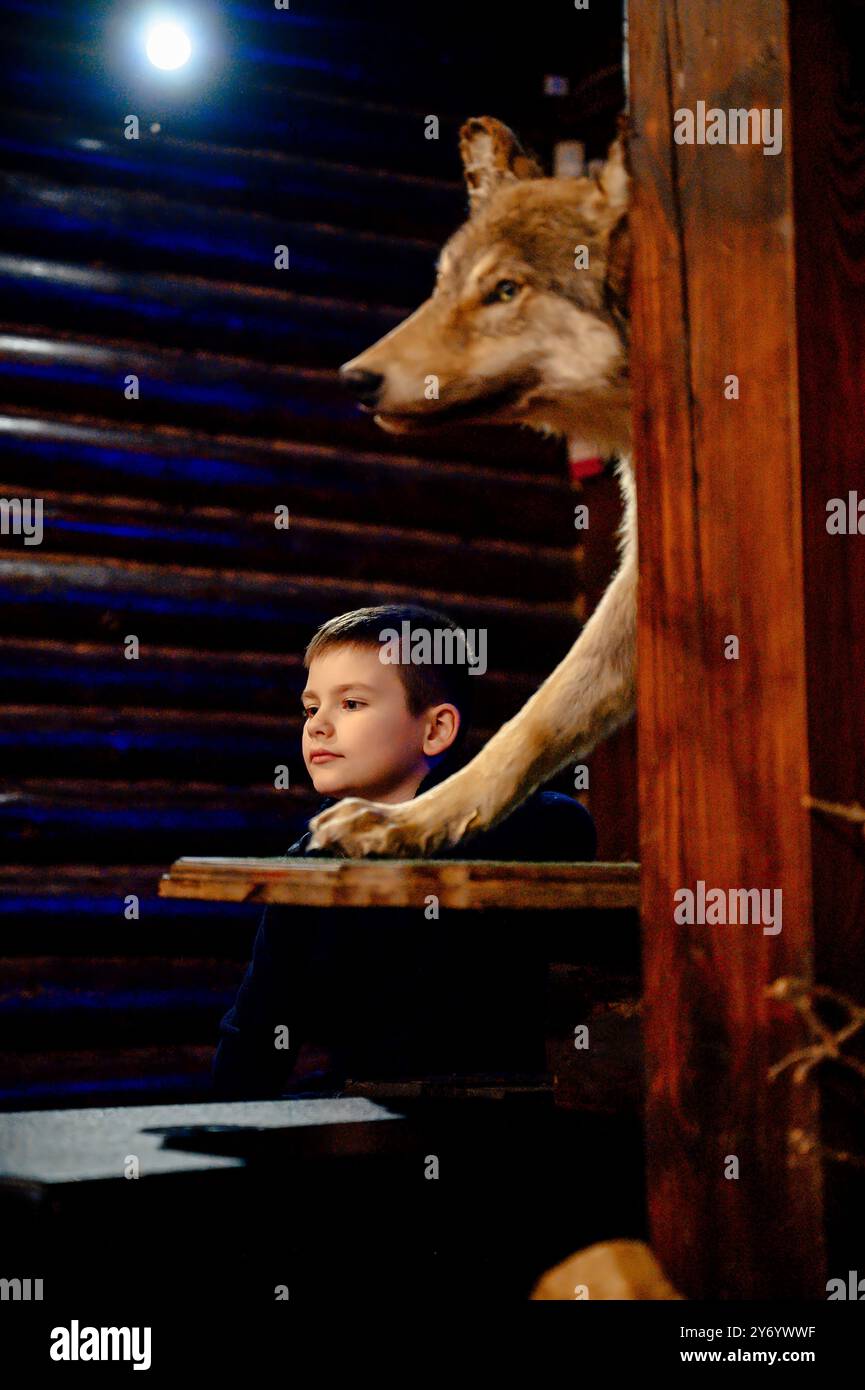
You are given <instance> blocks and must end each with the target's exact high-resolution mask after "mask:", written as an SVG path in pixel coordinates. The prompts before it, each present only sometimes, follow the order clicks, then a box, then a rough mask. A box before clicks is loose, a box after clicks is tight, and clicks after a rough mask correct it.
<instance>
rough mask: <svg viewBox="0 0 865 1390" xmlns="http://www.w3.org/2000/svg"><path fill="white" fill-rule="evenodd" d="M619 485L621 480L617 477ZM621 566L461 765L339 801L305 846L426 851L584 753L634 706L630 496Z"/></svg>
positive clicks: (507, 807) (354, 853)
mask: <svg viewBox="0 0 865 1390" xmlns="http://www.w3.org/2000/svg"><path fill="white" fill-rule="evenodd" d="M623 486H624V482H623ZM626 501H627V502H628V503H629V505H628V507H627V511H626V517H625V522H624V526H623V535H624V545H623V550H622V560H621V565H620V567H619V570H618V572H617V574H616V575H615V577H614V579H613V580H612V582H611V584H610V586H609V588H608V589H607V591H606V593H605V594H604V596H603V598H602V599H601V602H600V603H599V604H598V606H597V608H596V609H595V611H594V613H593V614H592V616H591V618H590V619H589V621H588V622H587V624H586V626H585V627H584V628H583V631H582V632H581V633H580V636H579V637H578V638H577V641H576V642H575V643H574V645H573V647H572V648H571V650H570V651H569V652H568V654H567V656H566V657H565V658H564V659H563V660H562V661H561V662H560V663H559V665H558V666H557V667H556V669H555V671H553V673H552V675H550V676H549V677H548V678H547V680H545V681H544V684H543V685H542V686H541V687H540V689H539V690H537V691H536V692H535V694H534V695H533V696H532V698H531V699H530V700H529V701H527V703H526V704H525V705H524V706H523V708H522V709H521V710H520V711H519V713H518V714H516V715H515V716H514V718H513V719H511V720H509V721H508V723H507V724H504V725H503V726H502V728H501V729H499V731H498V733H497V734H495V735H494V736H493V737H492V738H491V739H490V741H489V743H487V744H486V745H485V746H484V747H483V748H482V749H481V751H480V753H478V755H477V757H475V758H473V759H472V761H471V762H470V763H468V764H467V765H466V767H464V768H461V769H460V771H459V772H456V773H454V775H453V777H449V778H448V780H447V781H446V782H441V783H440V784H439V785H438V786H437V787H433V788H432V789H431V790H430V791H428V792H425V793H424V794H423V796H419V797H417V798H416V799H415V800H414V801H403V802H400V803H399V804H397V805H383V804H380V803H375V802H369V801H363V800H361V799H360V798H358V797H350V798H346V799H345V800H343V801H340V802H339V803H338V804H337V805H336V806H332V807H330V808H329V809H328V810H327V811H323V812H322V813H321V815H319V816H316V817H315V819H314V820H312V821H310V827H311V829H312V830H313V831H314V835H313V839H312V842H311V846H310V847H311V848H316V849H334V850H338V851H340V852H341V853H343V854H345V855H347V856H349V857H351V858H355V857H362V856H364V855H367V854H379V855H386V856H388V857H393V858H400V857H403V858H404V857H407V856H424V855H428V854H433V853H434V852H435V851H436V850H438V849H442V848H447V847H449V846H451V845H455V844H457V843H458V842H459V841H460V840H462V839H464V838H471V837H472V836H473V835H476V834H478V832H479V831H481V830H487V829H489V828H491V827H492V826H494V825H496V824H497V823H498V822H499V821H501V820H503V819H504V818H505V816H506V815H507V814H508V812H509V811H512V810H513V809H514V808H515V807H516V806H518V805H519V804H520V802H521V801H524V800H525V798H526V797H527V796H529V795H530V794H531V793H532V792H533V791H534V790H535V788H536V787H539V786H541V785H542V784H543V783H544V782H546V781H547V780H548V779H549V778H550V777H552V776H553V775H554V774H555V773H556V772H558V771H559V770H560V768H562V767H564V766H565V765H566V764H567V763H568V762H570V761H571V760H572V759H575V758H577V759H578V758H581V757H584V756H585V755H586V754H588V753H590V752H591V750H592V749H593V748H594V747H595V746H596V744H598V743H599V742H600V741H601V740H602V739H603V738H605V737H606V735H607V734H609V733H611V732H612V731H613V729H615V728H616V727H617V726H618V725H619V724H622V723H623V722H624V721H625V720H626V719H627V718H628V716H629V715H630V714H631V713H632V711H633V708H634V697H635V667H636V616H637V546H636V515H635V511H634V505H633V495H632V493H628V492H627V491H626Z"/></svg>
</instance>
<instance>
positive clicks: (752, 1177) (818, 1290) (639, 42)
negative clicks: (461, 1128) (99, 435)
mask: <svg viewBox="0 0 865 1390" xmlns="http://www.w3.org/2000/svg"><path fill="white" fill-rule="evenodd" d="M629 47H630V85H631V93H630V97H631V117H632V122H633V127H634V133H633V136H632V146H631V155H632V165H633V172H634V178H635V206H634V213H633V226H634V278H635V283H634V301H633V341H632V372H633V383H634V393H635V428H636V437H635V456H636V468H637V484H638V497H639V507H640V523H639V543H640V624H639V642H638V669H639V706H638V728H639V764H640V808H641V845H640V858H641V863H642V923H643V946H644V974H645V1043H646V1066H647V1077H646V1081H647V1098H646V1105H647V1111H646V1125H647V1166H648V1174H647V1177H648V1187H649V1211H650V1223H651V1237H652V1244H653V1248H654V1251H655V1253H656V1255H657V1256H658V1258H659V1259H660V1262H661V1264H662V1266H663V1267H664V1269H665V1271H666V1273H667V1275H668V1277H669V1278H670V1280H671V1281H672V1283H673V1284H674V1285H676V1287H678V1288H679V1289H681V1290H682V1292H683V1293H685V1294H686V1295H687V1296H688V1297H691V1298H709V1299H714V1298H725V1299H737V1298H743V1299H759V1298H772V1297H777V1298H785V1297H786V1298H795V1297H813V1298H819V1297H823V1298H825V1296H826V1293H825V1279H826V1272H825V1265H824V1251H823V1205H822V1171H821V1162H820V1157H819V1151H818V1148H817V1140H818V1138H819V1136H818V1132H817V1096H816V1088H815V1083H814V1080H813V1077H811V1076H809V1077H807V1078H806V1079H805V1080H804V1081H803V1082H801V1083H799V1084H797V1083H796V1082H795V1081H794V1079H793V1069H792V1068H787V1069H785V1070H784V1071H782V1072H781V1074H780V1075H779V1076H778V1077H777V1078H776V1079H775V1080H770V1079H769V1075H768V1073H769V1068H770V1067H771V1066H772V1064H773V1063H776V1062H778V1061H779V1060H781V1059H782V1058H783V1057H784V1056H785V1055H786V1054H788V1053H789V1052H790V1051H791V1050H792V1049H794V1048H795V1047H797V1046H800V1045H802V1044H803V1043H804V1042H807V1041H808V1038H807V1037H806V1036H805V1035H804V1033H803V1025H802V1023H801V1020H800V1018H799V1016H798V1014H797V1013H796V1012H795V1011H794V1010H793V1009H792V1008H791V1006H790V1005H789V1004H785V1003H783V1002H778V1001H775V1000H772V999H770V998H768V997H767V994H766V990H767V987H768V986H769V985H770V984H771V983H772V982H773V981H775V980H776V979H778V978H779V977H783V976H795V977H798V978H802V979H805V980H806V981H807V980H809V979H810V978H811V974H812V959H813V926H812V923H813V913H812V858H811V819H810V815H811V813H810V812H809V811H808V810H807V809H805V807H804V806H803V804H802V797H803V795H804V794H805V793H806V792H807V791H808V784H809V741H808V718H807V705H806V693H807V686H808V672H807V662H806V642H805V637H806V624H805V595H804V574H803V555H804V541H803V522H802V483H803V479H802V464H801V455H800V443H799V419H798V411H799V386H798V371H799V365H798V362H797V273H796V272H797V264H796V257H797V255H799V256H802V255H803V254H804V251H803V248H802V247H801V246H798V247H797V241H798V240H799V231H800V229H799V227H798V226H796V225H795V219H794V198H793V154H792V140H793V138H794V131H795V114H796V103H797V98H798V93H799V91H800V89H801V87H802V85H803V84H804V83H807V77H806V76H805V75H804V74H801V73H800V74H798V75H797V78H796V82H795V83H793V81H792V78H791V64H790V34H789V30H788V6H787V3H786V0H688V3H687V4H684V3H681V4H680V3H673V2H672V0H668V2H666V3H665V0H639V2H638V3H635V4H633V5H632V6H631V10H630V44H629ZM698 102H705V106H706V108H707V109H709V108H721V109H722V110H724V111H725V112H729V111H730V110H731V109H732V108H759V109H761V110H762V109H766V110H767V111H771V112H778V111H780V112H781V117H780V120H781V126H780V130H781V135H782V143H781V148H780V151H779V152H777V153H774V154H772V153H769V154H764V153H763V144H762V143H750V144H743V143H739V144H733V143H724V144H708V143H696V142H695V143H682V144H679V143H676V142H675V141H674V130H675V128H676V124H677V121H676V115H675V113H676V112H677V111H679V110H680V109H682V108H686V109H688V110H690V111H691V112H693V113H695V118H696V120H697V129H698V130H699V124H700V120H699V108H698V105H697V103H698ZM777 121H778V117H777V116H776V117H775V127H774V128H775V129H776V130H777V128H778V126H777ZM771 129H772V127H769V130H770V131H771ZM698 139H699V136H698ZM794 231H795V233H796V236H794ZM828 350H829V348H828V345H827V351H828ZM734 378H735V380H734ZM701 882H702V884H703V885H704V886H705V892H706V893H707V894H708V893H710V891H711V890H712V889H721V890H723V894H724V899H725V908H726V911H727V913H728V921H727V924H721V923H720V922H719V923H717V924H715V923H713V922H712V921H711V920H709V921H702V922H701V921H699V920H697V921H694V922H692V923H687V922H677V921H676V918H675V915H674V914H675V912H676V905H677V902H681V899H677V897H676V895H677V893H678V892H679V890H682V889H690V890H692V891H693V892H694V893H695V894H697V893H698V892H699V884H700V883H701ZM737 889H759V890H769V891H768V893H767V894H766V899H765V901H764V902H763V904H762V911H763V912H765V907H766V905H767V903H776V902H777V899H776V897H775V895H774V891H773V890H779V892H780V894H781V899H780V901H781V906H782V913H783V916H782V925H781V930H780V931H779V932H775V931H774V929H773V928H772V927H771V926H769V929H768V930H767V926H768V925H769V924H768V923H767V921H766V916H765V915H761V920H760V921H753V920H751V921H744V922H740V923H738V924H734V923H732V922H730V921H729V913H730V909H731V905H732V898H731V891H732V890H737ZM761 897H762V894H761ZM752 898H753V895H752ZM752 906H753V903H752ZM706 915H707V916H710V914H709V913H708V912H707V913H706Z"/></svg>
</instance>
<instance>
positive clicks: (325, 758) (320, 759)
mask: <svg viewBox="0 0 865 1390" xmlns="http://www.w3.org/2000/svg"><path fill="white" fill-rule="evenodd" d="M341 757H342V754H341V753H326V752H324V750H322V751H320V752H318V753H311V754H310V758H309V761H310V762H311V763H329V762H330V760H331V758H341Z"/></svg>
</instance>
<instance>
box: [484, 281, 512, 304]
mask: <svg viewBox="0 0 865 1390" xmlns="http://www.w3.org/2000/svg"><path fill="white" fill-rule="evenodd" d="M519 289H520V287H519V285H518V284H517V282H516V280H500V281H499V283H498V284H497V285H496V287H495V289H494V290H492V291H491V292H490V293H489V294H488V295H487V297H486V299H485V300H484V304H507V302H508V300H509V299H513V298H514V297H515V295H517V294H518V293H519Z"/></svg>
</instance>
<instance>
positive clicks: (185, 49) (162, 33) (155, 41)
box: [147, 20, 192, 71]
mask: <svg viewBox="0 0 865 1390" xmlns="http://www.w3.org/2000/svg"><path fill="white" fill-rule="evenodd" d="M191 53H192V44H191V43H190V41H189V35H188V34H187V33H186V31H185V30H184V29H181V27H180V25H179V24H173V23H172V22H171V21H170V20H166V21H164V22H162V23H160V24H154V26H153V28H152V29H151V30H150V31H149V33H148V35H147V56H148V58H149V59H150V61H151V63H152V64H153V66H154V67H155V68H163V69H164V70H165V71H171V69H173V68H182V67H183V64H184V63H187V62H189V55H190V54H191Z"/></svg>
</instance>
